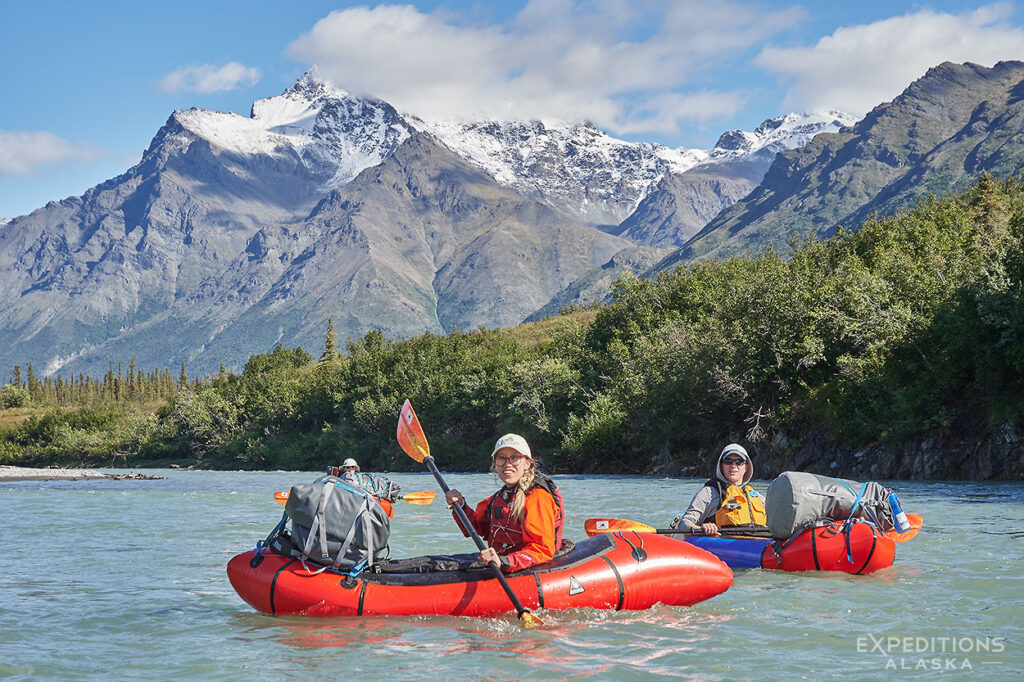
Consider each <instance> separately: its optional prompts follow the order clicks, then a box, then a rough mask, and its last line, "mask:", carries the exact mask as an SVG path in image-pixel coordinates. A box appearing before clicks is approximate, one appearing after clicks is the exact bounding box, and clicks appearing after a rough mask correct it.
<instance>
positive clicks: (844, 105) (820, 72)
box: [755, 5, 1024, 116]
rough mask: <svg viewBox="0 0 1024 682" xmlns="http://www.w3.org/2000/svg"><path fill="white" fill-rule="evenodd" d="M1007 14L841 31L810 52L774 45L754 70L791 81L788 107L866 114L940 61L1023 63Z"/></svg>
mask: <svg viewBox="0 0 1024 682" xmlns="http://www.w3.org/2000/svg"><path fill="white" fill-rule="evenodd" d="M1010 12H1011V10H1010V8H1009V7H1006V6H1004V5H992V6H988V7H983V8H981V9H978V10H975V11H973V12H965V13H963V14H949V13H939V12H932V11H922V12H915V13H913V14H906V15H903V16H898V17H893V18H891V19H885V20H882V21H876V22H874V23H871V24H864V25H860V26H848V27H844V28H840V29H838V30H836V31H835V32H834V33H832V34H831V35H828V36H825V37H824V38H821V39H820V40H818V42H817V43H815V44H814V45H813V46H811V47H800V48H779V47H772V46H769V47H766V48H764V50H762V52H761V54H760V55H758V57H757V58H756V59H755V64H757V65H758V66H761V67H762V68H765V69H767V70H769V71H772V72H774V73H777V74H779V75H780V76H782V77H783V78H784V79H787V80H788V81H790V85H789V89H788V91H787V93H786V97H785V100H784V102H783V104H784V106H785V107H788V108H791V109H813V108H823V107H830V108H836V109H841V110H843V111H847V112H849V113H851V114H854V115H857V116H861V115H863V114H865V113H867V112H868V111H869V110H870V109H872V108H873V107H874V106H875V105H877V104H880V103H882V102H886V101H889V100H891V99H893V98H894V97H896V96H897V95H899V94H900V92H902V91H903V90H904V89H905V88H906V87H907V86H908V85H909V84H910V83H911V82H912V81H914V80H916V79H918V78H920V77H921V76H923V75H924V73H925V71H927V70H928V69H929V68H930V67H932V66H936V65H938V64H941V63H942V62H945V61H949V62H975V63H978V64H981V65H983V66H992V65H993V64H994V63H996V62H998V61H1001V60H1007V59H1021V58H1024V31H1022V30H1021V29H1020V28H1017V27H1015V26H1012V25H1010V24H1009V23H1008V18H1009V16H1010Z"/></svg>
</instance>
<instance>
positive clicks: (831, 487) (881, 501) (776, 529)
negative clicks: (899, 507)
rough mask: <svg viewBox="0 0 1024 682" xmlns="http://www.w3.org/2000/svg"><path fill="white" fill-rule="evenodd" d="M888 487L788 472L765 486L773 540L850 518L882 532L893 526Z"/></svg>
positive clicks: (769, 527)
mask: <svg viewBox="0 0 1024 682" xmlns="http://www.w3.org/2000/svg"><path fill="white" fill-rule="evenodd" d="M890 492H891V491H890V490H889V489H888V488H885V487H883V486H882V485H881V484H880V483H857V482H856V481H850V480H846V479H841V478H829V477H828V476H818V475H817V474H807V473H804V472H801V471H787V472H785V473H783V474H780V475H779V477H778V478H776V479H775V480H774V481H772V482H771V484H769V486H768V492H767V493H766V494H765V508H766V511H767V514H768V529H769V530H770V531H771V534H772V536H773V537H776V538H788V537H790V536H792V535H793V534H795V533H798V532H800V531H801V530H803V529H805V528H810V527H812V526H815V525H818V524H819V522H828V521H843V520H846V519H847V518H850V517H851V512H853V513H852V516H853V518H858V519H866V520H868V521H871V522H872V523H874V524H875V525H876V526H878V527H879V528H881V529H882V530H890V529H892V527H893V517H892V510H891V509H890V507H889V493H890Z"/></svg>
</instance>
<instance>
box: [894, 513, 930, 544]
mask: <svg viewBox="0 0 1024 682" xmlns="http://www.w3.org/2000/svg"><path fill="white" fill-rule="evenodd" d="M907 521H910V530H908V531H905V532H903V533H897V532H896V530H895V529H893V530H887V531H885V537H887V538H889V539H890V540H892V541H893V542H906V541H907V540H912V539H913V538H914V536H915V535H917V534H918V533H919V532H920V531H921V524H922V523H923V522H924V519H922V518H921V515H920V514H907Z"/></svg>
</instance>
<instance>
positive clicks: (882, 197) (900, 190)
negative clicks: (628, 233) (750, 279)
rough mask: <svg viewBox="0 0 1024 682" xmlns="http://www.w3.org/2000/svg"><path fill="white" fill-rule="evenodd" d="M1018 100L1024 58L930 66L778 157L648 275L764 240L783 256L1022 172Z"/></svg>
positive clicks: (1023, 111)
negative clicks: (801, 241)
mask: <svg viewBox="0 0 1024 682" xmlns="http://www.w3.org/2000/svg"><path fill="white" fill-rule="evenodd" d="M1022 94H1024V62H1019V61H1008V62H999V63H997V64H996V65H995V66H993V67H991V68H987V67H982V66H979V65H977V64H970V63H967V64H962V65H959V64H952V63H949V62H945V63H943V64H940V65H938V66H935V67H933V68H931V69H929V70H928V72H927V73H926V74H925V75H924V76H922V77H921V78H920V79H918V80H916V81H914V82H913V83H911V84H910V86H908V87H907V89H906V90H904V92H902V93H901V94H900V95H899V96H897V97H896V98H895V99H893V100H892V101H891V102H884V103H882V104H880V105H879V106H877V107H875V108H874V109H872V111H871V112H869V113H868V114H867V116H865V117H864V118H863V119H862V120H861V121H859V122H858V123H856V124H855V125H854V126H852V127H850V128H844V129H842V130H840V131H839V132H836V133H825V134H822V135H819V136H817V137H815V138H814V139H813V140H811V142H810V143H808V144H807V145H805V146H803V147H800V148H797V149H794V150H789V151H783V152H780V153H779V155H778V156H777V157H776V158H775V160H774V161H773V162H772V165H771V166H770V168H769V169H768V171H767V172H766V174H765V176H764V179H763V180H762V181H761V183H760V184H759V185H758V186H757V187H756V188H755V189H754V190H753V191H751V193H750V194H749V195H747V196H746V197H745V198H743V199H741V200H740V201H737V202H736V203H735V204H733V205H732V206H731V207H729V208H726V209H725V210H723V211H722V212H721V213H720V214H719V215H718V216H717V217H715V218H714V220H712V221H710V222H709V223H708V224H707V225H705V226H704V227H703V228H702V229H701V230H700V232H699V233H698V234H696V235H695V236H694V237H693V238H692V239H691V240H690V241H689V242H687V243H686V244H685V245H684V246H683V247H682V248H680V249H679V250H678V251H676V252H674V253H673V254H671V255H670V256H668V257H667V258H666V259H665V260H664V261H662V262H661V263H659V265H658V266H656V268H655V269H654V272H658V271H662V270H665V269H667V268H670V267H674V266H675V265H678V264H681V263H685V262H688V261H692V260H695V259H700V258H707V257H728V256H731V255H738V254H741V253H750V252H752V251H756V250H758V249H760V248H763V247H764V246H766V245H767V244H768V243H774V245H775V247H776V248H780V249H782V250H785V249H786V248H787V244H788V241H789V239H790V237H791V236H792V235H793V234H794V233H802V232H803V231H804V230H805V229H807V230H810V231H811V232H814V233H816V234H818V235H819V236H827V235H829V234H832V233H834V232H835V230H836V229H837V228H838V227H839V226H843V227H846V228H848V229H857V228H858V227H859V226H860V224H861V223H862V222H863V221H865V220H867V219H869V218H870V217H871V216H872V215H876V214H877V215H879V216H886V215H891V214H892V213H894V212H895V211H897V210H900V209H904V208H908V207H910V206H912V205H913V203H915V202H916V201H918V200H920V199H921V198H923V197H925V196H927V194H928V193H933V194H937V195H945V194H948V193H950V192H956V191H959V190H962V189H965V188H966V187H967V186H969V185H970V184H971V183H972V182H974V181H976V180H977V178H978V177H979V176H980V174H981V173H982V172H985V171H988V172H990V173H993V174H996V175H1000V176H1004V175H1015V174H1017V173H1019V172H1020V171H1021V170H1022V169H1024V135H1022V134H1021V130H1022V122H1024V99H1022V97H1021V95H1022ZM986 122H988V123H986ZM997 122H999V125H995V124H996V123H997ZM993 136H995V137H997V138H998V139H996V140H992V139H990V138H991V137H993ZM992 147H994V148H992ZM990 148H991V149H990ZM987 149H989V150H990V153H988V154H987V155H986V154H984V153H983V152H984V151H985V150H987ZM794 226H796V227H795V228H794Z"/></svg>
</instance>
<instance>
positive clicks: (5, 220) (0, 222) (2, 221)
mask: <svg viewBox="0 0 1024 682" xmlns="http://www.w3.org/2000/svg"><path fill="white" fill-rule="evenodd" d="M11 220H12V219H11V218H0V227H3V226H4V225H6V224H7V223H9V222H11Z"/></svg>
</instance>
